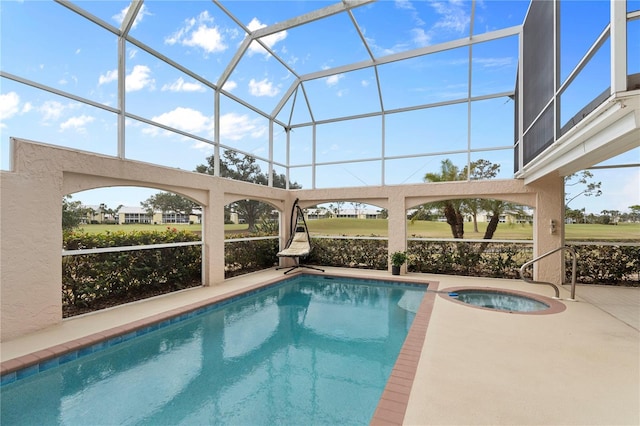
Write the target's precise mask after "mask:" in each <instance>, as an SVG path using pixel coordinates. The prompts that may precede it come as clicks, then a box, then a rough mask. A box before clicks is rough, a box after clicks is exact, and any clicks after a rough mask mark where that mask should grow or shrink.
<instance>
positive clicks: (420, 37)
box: [411, 28, 431, 47]
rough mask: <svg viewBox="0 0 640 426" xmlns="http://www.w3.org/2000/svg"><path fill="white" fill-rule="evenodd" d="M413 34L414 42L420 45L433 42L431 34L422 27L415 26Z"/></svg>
mask: <svg viewBox="0 0 640 426" xmlns="http://www.w3.org/2000/svg"><path fill="white" fill-rule="evenodd" d="M411 35H412V36H413V42H414V43H415V44H416V45H417V46H419V47H424V46H428V45H429V44H431V36H430V35H428V34H427V33H426V32H425V31H424V30H423V29H422V28H413V29H412V30H411Z"/></svg>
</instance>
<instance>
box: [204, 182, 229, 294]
mask: <svg viewBox="0 0 640 426" xmlns="http://www.w3.org/2000/svg"><path fill="white" fill-rule="evenodd" d="M204 216H205V219H204V256H205V260H204V262H203V263H204V265H205V279H204V282H203V285H205V286H212V285H216V284H221V283H222V282H223V281H224V266H225V262H224V241H225V240H224V193H223V191H222V188H221V185H220V183H219V182H216V183H215V184H214V185H213V187H212V188H211V190H210V191H209V202H208V205H207V207H206V209H205V213H204Z"/></svg>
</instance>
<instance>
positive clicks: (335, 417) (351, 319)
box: [0, 275, 426, 425]
mask: <svg viewBox="0 0 640 426" xmlns="http://www.w3.org/2000/svg"><path fill="white" fill-rule="evenodd" d="M425 290H426V286H409V285H395V284H391V283H378V282H375V281H371V280H368V281H364V280H363V281H360V280H354V279H342V278H331V277H314V276H307V275H302V276H298V277H295V278H293V279H290V280H287V281H285V282H284V283H282V284H278V285H275V286H272V287H270V288H269V289H267V290H264V291H261V292H258V293H256V294H253V295H251V296H247V297H243V298H241V299H240V300H236V301H234V302H232V303H228V304H225V305H224V306H221V307H219V308H215V309H211V310H209V311H208V312H206V313H204V314H202V315H198V316H196V317H194V318H191V319H188V320H184V321H181V322H178V323H176V324H173V325H170V326H167V327H164V328H162V329H159V330H156V331H153V332H150V333H147V334H145V335H144V336H141V337H136V338H134V339H132V340H129V341H127V342H123V343H120V344H117V345H114V346H112V347H110V348H109V349H105V350H103V351H99V352H95V353H93V354H91V355H87V356H85V357H82V358H79V359H77V360H75V361H71V362H68V363H65V364H62V365H60V366H58V367H55V368H52V369H50V370H46V371H44V372H42V373H38V374H35V375H33V376H30V377H27V378H24V379H21V380H17V381H15V382H13V383H10V384H7V385H4V386H2V391H1V393H0V397H1V401H0V402H1V405H2V410H1V418H0V423H1V424H2V425H13V424H40V425H44V424H47V425H50V424H69V425H73V424H77V425H80V424H82V425H89V424H92V425H98V424H100V425H105V424H118V425H121V424H129V425H131V424H136V425H145V424H147V425H160V424H171V425H174V424H175V425H177V424H213V423H215V424H237V425H259V424H305V425H311V424H368V423H369V421H370V419H371V417H372V415H373V413H374V411H375V408H376V406H377V403H378V400H379V398H380V396H381V394H382V391H383V389H384V387H385V384H386V381H387V378H388V377H389V374H390V373H391V370H392V368H393V365H394V362H395V360H396V358H397V355H398V353H399V351H400V348H401V346H402V343H403V342H404V339H405V337H406V335H407V332H408V330H409V328H410V326H411V323H412V321H413V318H414V316H415V310H416V307H417V306H418V305H419V301H420V300H421V299H422V296H423V295H424V291H425Z"/></svg>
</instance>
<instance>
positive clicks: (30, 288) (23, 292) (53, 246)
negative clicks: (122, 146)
mask: <svg viewBox="0 0 640 426" xmlns="http://www.w3.org/2000/svg"><path fill="white" fill-rule="evenodd" d="M29 148H30V147H28V146H24V145H17V146H16V148H15V149H18V150H20V152H18V153H17V154H18V155H17V156H14V159H15V160H16V162H17V164H15V166H16V170H17V172H15V173H14V172H2V173H1V175H0V224H1V227H0V234H1V235H2V256H0V300H1V308H0V312H1V313H0V324H1V325H2V327H1V330H2V331H1V335H0V340H2V341H5V340H9V339H11V338H14V337H17V336H21V335H23V334H27V333H30V332H33V331H37V330H40V329H43V328H45V327H49V326H51V325H55V324H58V323H60V322H61V321H62V298H61V295H60V289H61V287H62V263H61V260H60V253H61V252H62V172H61V171H59V170H57V169H58V167H57V166H58V164H57V163H58V161H57V160H58V159H57V158H48V159H46V160H45V161H43V160H42V159H40V160H39V159H37V158H36V159H34V158H32V157H31V156H30V149H29Z"/></svg>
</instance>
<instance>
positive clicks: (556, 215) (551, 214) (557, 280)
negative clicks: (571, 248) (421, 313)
mask: <svg viewBox="0 0 640 426" xmlns="http://www.w3.org/2000/svg"><path fill="white" fill-rule="evenodd" d="M530 186H531V187H534V188H535V189H536V191H537V197H536V206H535V207H536V213H535V222H534V227H533V256H534V258H535V257H538V256H541V255H543V254H545V253H547V252H549V251H552V250H554V249H556V248H558V247H562V246H563V245H564V179H563V178H562V176H558V175H557V174H555V173H552V174H549V175H547V176H545V177H543V178H541V179H538V180H537V181H535V182H534V183H532V184H530ZM533 266H534V268H533V279H534V280H536V281H545V282H550V283H553V284H557V285H560V284H562V281H563V274H564V254H563V253H562V252H558V253H555V254H553V255H551V256H549V257H546V258H544V259H541V260H540V261H538V262H536V263H535V264H534V265H533Z"/></svg>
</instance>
